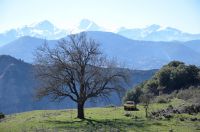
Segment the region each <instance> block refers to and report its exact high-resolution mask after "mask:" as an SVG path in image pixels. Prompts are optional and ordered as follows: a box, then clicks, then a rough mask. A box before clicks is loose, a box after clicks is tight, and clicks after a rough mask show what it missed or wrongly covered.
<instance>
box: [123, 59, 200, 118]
mask: <svg viewBox="0 0 200 132" xmlns="http://www.w3.org/2000/svg"><path fill="white" fill-rule="evenodd" d="M199 94H200V68H198V67H196V66H194V65H186V64H184V63H183V62H179V61H172V62H170V63H169V64H167V65H165V66H163V68H161V69H160V70H159V71H158V72H157V73H156V74H155V75H154V76H153V77H152V78H151V79H150V80H147V81H145V82H143V83H141V84H139V85H138V86H136V87H135V88H133V89H131V90H129V91H128V92H127V93H126V95H125V97H124V101H134V102H135V103H136V104H138V103H143V104H144V107H145V111H146V117H147V116H148V115H147V114H148V106H149V104H150V103H151V102H154V103H169V102H170V101H171V100H172V99H173V98H178V99H182V100H184V101H186V102H188V104H196V105H198V104H199V102H200V97H199Z"/></svg>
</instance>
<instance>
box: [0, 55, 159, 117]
mask: <svg viewBox="0 0 200 132" xmlns="http://www.w3.org/2000/svg"><path fill="white" fill-rule="evenodd" d="M155 71H157V70H150V71H132V75H133V77H132V78H131V84H130V85H131V86H130V87H132V86H133V85H136V84H138V83H140V82H142V81H144V80H147V79H149V78H150V77H151V76H153V74H154V73H155ZM38 84H39V81H37V80H36V79H35V77H34V66H33V65H31V64H28V63H25V62H23V61H21V60H17V59H15V58H13V57H11V56H6V55H2V56H0V112H4V113H6V114H9V113H16V112H23V111H29V110H37V109H60V108H74V107H76V105H75V104H74V103H73V102H71V101H69V100H67V99H65V100H64V101H62V102H60V103H58V102H56V103H52V102H50V100H49V99H48V98H45V99H44V100H42V101H39V102H36V100H35V99H34V92H35V89H36V87H37V86H38ZM110 103H111V104H116V105H119V104H121V102H120V99H119V98H118V97H116V96H112V97H111V101H110V102H105V103H102V102H99V103H97V104H94V103H92V102H88V104H87V106H88V107H91V106H103V105H106V104H110Z"/></svg>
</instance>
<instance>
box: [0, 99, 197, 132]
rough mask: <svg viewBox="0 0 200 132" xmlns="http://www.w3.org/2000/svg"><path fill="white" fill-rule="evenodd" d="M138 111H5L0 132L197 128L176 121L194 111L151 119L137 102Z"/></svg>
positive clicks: (176, 131)
mask: <svg viewBox="0 0 200 132" xmlns="http://www.w3.org/2000/svg"><path fill="white" fill-rule="evenodd" d="M182 103H183V102H182V101H180V100H174V101H173V102H171V103H170V104H172V105H180V104H182ZM168 105H169V104H152V105H151V106H150V110H151V111H152V110H157V109H162V108H164V107H167V106H168ZM138 108H139V109H140V110H139V111H134V112H130V113H129V114H130V116H129V117H126V116H125V113H126V112H125V111H124V110H123V108H122V107H110V108H87V109H85V115H86V119H85V120H80V119H77V118H76V112H77V111H76V110H74V109H73V110H39V111H31V112H24V113H19V114H13V115H7V116H6V118H5V119H4V120H3V121H1V122H0V131H1V132H26V131H28V132H29V131H33V132H35V131H37V132H38V131H45V132H47V131H48V132H49V131H52V132H57V131H59V132H60V131H67V132H68V131H71V132H73V131H87V132H89V131H91V132H93V131H102V132H104V131H112V132H113V131H130V132H134V131H135V132H147V131H148V132H169V131H171V132H172V131H173V132H198V131H200V122H199V121H195V122H193V121H190V120H185V121H180V119H179V118H180V117H181V118H183V117H185V118H189V117H197V118H198V119H200V114H198V115H195V116H194V115H187V114H181V115H176V116H175V117H174V118H173V119H170V120H166V119H162V120H155V119H151V120H150V119H146V118H145V115H144V114H145V113H144V109H143V107H142V106H138Z"/></svg>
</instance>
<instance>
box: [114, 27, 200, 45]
mask: <svg viewBox="0 0 200 132" xmlns="http://www.w3.org/2000/svg"><path fill="white" fill-rule="evenodd" d="M117 33H118V34H119V35H122V36H124V37H127V38H129V39H133V40H143V41H190V40H197V39H200V34H189V33H184V32H182V31H180V30H178V29H175V28H171V27H166V28H163V27H161V26H159V25H156V24H153V25H150V26H147V27H145V28H133V29H127V28H124V27H122V28H120V29H119V30H118V31H117Z"/></svg>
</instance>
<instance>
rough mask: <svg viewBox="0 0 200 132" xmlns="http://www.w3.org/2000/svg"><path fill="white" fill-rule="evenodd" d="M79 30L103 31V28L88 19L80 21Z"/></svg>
mask: <svg viewBox="0 0 200 132" xmlns="http://www.w3.org/2000/svg"><path fill="white" fill-rule="evenodd" d="M78 29H79V31H104V29H103V28H102V27H100V26H98V25H97V24H96V23H95V22H93V21H90V20H88V19H83V20H81V21H80V23H79V26H78Z"/></svg>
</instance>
